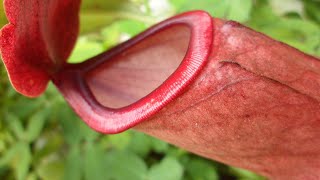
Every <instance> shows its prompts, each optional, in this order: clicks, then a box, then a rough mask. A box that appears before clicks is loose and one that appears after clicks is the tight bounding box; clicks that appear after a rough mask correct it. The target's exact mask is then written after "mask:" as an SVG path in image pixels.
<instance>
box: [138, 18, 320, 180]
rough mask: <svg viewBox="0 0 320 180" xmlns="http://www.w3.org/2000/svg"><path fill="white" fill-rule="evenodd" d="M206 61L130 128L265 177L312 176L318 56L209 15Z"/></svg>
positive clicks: (319, 105) (317, 170) (318, 134)
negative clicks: (177, 92) (180, 90)
mask: <svg viewBox="0 0 320 180" xmlns="http://www.w3.org/2000/svg"><path fill="white" fill-rule="evenodd" d="M214 25H215V31H214V33H215V36H214V46H213V48H212V55H211V57H210V61H209V63H208V64H207V65H206V67H205V69H204V70H203V71H202V72H201V75H199V76H198V77H197V79H196V80H195V82H194V83H192V85H190V86H189V87H188V89H187V90H186V92H185V93H184V94H183V95H181V96H180V97H178V98H177V99H176V100H174V101H173V102H171V103H170V104H169V105H167V106H166V107H165V108H164V109H162V110H161V111H160V112H159V113H157V114H156V115H155V116H154V117H153V118H151V119H149V120H148V121H145V122H143V123H141V124H139V125H138V126H136V129H138V130H140V131H143V132H146V133H147V134H150V135H152V136H155V137H158V138H160V139H163V140H165V141H168V142H170V143H172V144H175V145H177V146H179V147H182V148H185V149H187V150H189V151H192V152H194V153H196V154H199V155H202V156H205V157H208V158H210V159H215V160H218V161H221V162H224V163H227V164H231V165H234V166H238V167H242V168H247V169H250V170H253V171H255V172H258V173H261V174H263V175H265V176H268V177H271V178H272V179H319V178H320V131H319V128H320V101H319V100H320V91H319V89H320V77H319V75H320V61H319V59H316V58H314V57H311V56H308V55H306V54H303V53H302V52H299V51H298V50H296V49H294V48H292V47H289V46H287V45H285V44H282V43H280V42H277V41H275V40H272V39H270V38H268V37H266V36H264V35H262V34H260V33H258V32H254V31H253V30H250V29H248V28H246V27H244V26H242V25H239V24H237V23H235V22H223V21H221V20H218V19H215V21H214Z"/></svg>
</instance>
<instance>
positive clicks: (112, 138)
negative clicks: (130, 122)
mask: <svg viewBox="0 0 320 180" xmlns="http://www.w3.org/2000/svg"><path fill="white" fill-rule="evenodd" d="M108 138H109V142H110V144H111V145H112V147H113V148H115V149H117V150H124V149H126V147H127V146H128V145H129V143H130V140H131V133H130V132H129V131H125V132H123V133H120V134H115V135H109V136H108Z"/></svg>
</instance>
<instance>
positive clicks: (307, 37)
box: [249, 1, 320, 56]
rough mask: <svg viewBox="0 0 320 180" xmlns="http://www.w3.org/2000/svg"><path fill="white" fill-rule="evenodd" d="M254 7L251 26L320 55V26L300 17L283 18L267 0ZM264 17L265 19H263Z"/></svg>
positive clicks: (302, 49)
mask: <svg viewBox="0 0 320 180" xmlns="http://www.w3.org/2000/svg"><path fill="white" fill-rule="evenodd" d="M259 2H260V3H258V5H257V7H256V8H254V10H253V12H252V13H253V14H252V18H251V20H250V22H249V25H250V27H252V28H254V29H255V30H258V31H261V32H263V33H265V34H267V35H269V36H271V37H272V38H275V39H277V40H279V41H282V42H284V43H287V44H289V45H291V46H293V47H296V48H298V49H300V50H301V51H304V52H307V53H309V54H313V55H318V56H320V27H319V26H318V25H316V24H314V23H313V22H310V21H304V20H302V19H300V18H296V17H294V18H281V17H278V16H276V15H275V14H274V13H272V8H271V7H270V5H269V4H267V3H266V2H265V1H259ZM262 19H263V20H262Z"/></svg>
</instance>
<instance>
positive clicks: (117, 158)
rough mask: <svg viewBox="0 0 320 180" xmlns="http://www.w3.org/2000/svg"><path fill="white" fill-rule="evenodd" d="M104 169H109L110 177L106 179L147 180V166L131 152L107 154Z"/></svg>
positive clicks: (107, 176)
mask: <svg viewBox="0 0 320 180" xmlns="http://www.w3.org/2000/svg"><path fill="white" fill-rule="evenodd" d="M104 168H105V169H108V175H106V176H105V177H106V178H105V179H113V180H124V179H130V180H141V179H147V178H146V177H147V165H146V164H145V162H144V161H143V160H142V159H140V158H139V157H138V156H136V155H135V154H133V153H131V152H126V151H112V152H109V153H107V155H106V163H105V166H104Z"/></svg>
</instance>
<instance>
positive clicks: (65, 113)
mask: <svg viewBox="0 0 320 180" xmlns="http://www.w3.org/2000/svg"><path fill="white" fill-rule="evenodd" d="M54 109H55V113H54V114H56V118H57V120H58V122H59V123H60V125H61V127H62V132H63V135H64V138H65V141H66V142H67V143H68V144H78V143H79V142H80V141H81V140H82V138H83V135H82V134H81V129H80V123H83V122H82V121H81V120H80V119H79V118H77V116H76V115H75V113H74V112H73V111H72V110H71V108H70V107H68V106H67V105H66V104H65V103H57V104H55V108H54Z"/></svg>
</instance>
